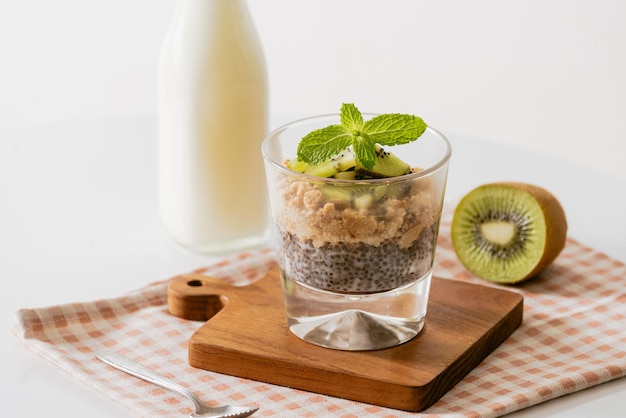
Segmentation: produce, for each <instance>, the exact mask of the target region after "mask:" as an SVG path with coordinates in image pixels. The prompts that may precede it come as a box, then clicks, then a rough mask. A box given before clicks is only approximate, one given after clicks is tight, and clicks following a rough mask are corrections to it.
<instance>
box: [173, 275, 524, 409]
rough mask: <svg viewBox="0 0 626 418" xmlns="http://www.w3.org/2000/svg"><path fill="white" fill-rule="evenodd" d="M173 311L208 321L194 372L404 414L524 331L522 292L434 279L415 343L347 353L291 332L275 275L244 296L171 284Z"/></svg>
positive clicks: (201, 282) (195, 280)
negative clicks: (309, 340)
mask: <svg viewBox="0 0 626 418" xmlns="http://www.w3.org/2000/svg"><path fill="white" fill-rule="evenodd" d="M168 305H169V309H170V312H171V313H172V314H174V315H176V316H178V317H181V318H186V319H193V320H198V321H206V322H205V323H204V324H203V325H200V326H199V329H198V331H196V332H195V333H194V334H193V336H192V337H191V339H190V342H189V364H190V365H192V366H194V367H198V368H201V369H205V370H210V371H214V372H218V373H224V374H229V375H233V376H239V377H244V378H248V379H253V380H258V381H263V382H267V383H272V384H277V385H281V386H288V387H292V388H297V389H302V390H306V391H311V392H316V393H321V394H325V395H331V396H336V397H340V398H345V399H351V400H355V401H360V402H365V403H369V404H375V405H380V406H385V407H390V408H394V409H401V410H406V411H422V410H424V409H426V408H428V407H429V406H430V405H432V404H433V403H435V402H436V401H437V400H438V399H439V398H440V397H442V396H443V395H444V394H445V393H446V392H447V391H448V390H450V389H451V388H452V387H453V386H454V385H455V384H456V383H458V382H459V381H460V380H461V379H462V378H463V377H464V376H465V375H467V374H468V373H469V372H470V371H471V370H472V369H473V368H474V367H475V366H476V365H477V364H478V363H480V362H481V361H482V360H483V359H484V358H485V357H486V356H487V355H489V353H491V352H492V351H493V350H494V349H495V348H496V347H498V346H499V345H500V344H501V343H502V342H503V341H504V340H505V339H506V338H507V337H508V336H509V335H511V334H512V333H513V332H514V331H515V329H517V327H518V326H519V325H520V324H521V322H522V314H523V298H522V296H521V295H519V294H517V293H514V292H510V291H507V290H502V289H497V288H493V287H487V286H478V285H473V284H468V283H463V282H458V281H454V280H448V279H441V278H433V281H432V285H431V293H430V299H429V305H428V314H427V315H426V325H425V327H424V329H423V330H422V332H421V333H420V334H419V335H418V336H417V337H416V338H414V339H413V340H411V341H409V342H407V343H405V344H403V345H400V346H397V347H394V348H389V349H384V350H377V351H358V352H348V351H339V350H332V349H327V348H322V347H318V346H316V345H313V344H309V343H307V342H305V341H302V340H300V339H299V338H297V337H296V336H294V335H293V334H291V333H290V332H289V330H288V328H287V324H286V319H285V315H284V305H283V300H282V293H281V288H280V276H279V272H278V269H274V270H272V271H271V272H270V273H269V274H268V275H267V276H266V277H264V278H263V279H261V280H259V281H257V282H255V283H253V284H251V285H248V286H245V287H236V286H232V285H228V284H225V283H223V282H220V281H219V280H216V279H211V278H207V277H206V276H202V275H193V274H192V275H184V276H179V277H176V278H174V279H172V281H171V282H170V284H169V288H168Z"/></svg>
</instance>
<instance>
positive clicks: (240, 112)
mask: <svg viewBox="0 0 626 418" xmlns="http://www.w3.org/2000/svg"><path fill="white" fill-rule="evenodd" d="M158 96H159V100H158V106H159V107H158V112H159V160H158V165H159V178H158V182H159V211H160V217H161V221H162V223H163V226H164V228H165V230H166V231H167V233H168V234H169V235H170V236H171V238H172V239H173V240H174V241H176V242H177V243H179V244H180V245H182V246H183V247H186V248H188V249H190V250H192V251H195V252H200V253H213V252H220V251H231V250H237V249H241V248H245V247H251V246H255V245H257V244H261V243H264V242H265V241H266V239H267V238H268V236H269V230H268V213H267V204H266V188H265V179H264V171H263V158H262V156H261V151H260V149H261V142H262V140H263V138H264V136H265V134H266V132H267V120H268V92H267V75H266V69H265V62H264V57H263V52H262V49H261V45H260V42H259V40H258V37H257V33H256V31H255V28H254V25H253V22H252V20H251V17H250V15H249V12H248V8H247V4H246V1H245V0H178V4H177V7H176V11H175V13H174V17H173V21H172V23H171V26H170V28H169V30H168V32H167V35H166V37H165V40H164V43H163V46H162V50H161V54H160V57H159V71H158Z"/></svg>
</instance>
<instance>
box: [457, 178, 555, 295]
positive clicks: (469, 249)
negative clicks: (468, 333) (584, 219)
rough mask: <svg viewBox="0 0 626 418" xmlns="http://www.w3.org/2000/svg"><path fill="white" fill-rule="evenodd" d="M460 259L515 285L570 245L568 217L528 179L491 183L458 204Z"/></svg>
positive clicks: (480, 273)
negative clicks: (566, 245)
mask: <svg viewBox="0 0 626 418" xmlns="http://www.w3.org/2000/svg"><path fill="white" fill-rule="evenodd" d="M451 233H452V244H453V247H454V251H455V252H456V254H457V256H458V258H459V260H460V261H461V263H463V265H464V266H465V267H466V268H467V269H468V270H469V271H470V272H472V273H473V274H474V275H476V276H478V277H480V278H482V279H485V280H488V281H491V282H496V283H504V284H513V283H519V282H522V281H524V280H527V279H530V278H532V277H534V276H536V275H538V274H539V273H540V272H541V271H543V270H545V269H546V268H547V267H548V266H549V265H550V264H551V263H552V262H553V261H554V259H555V258H556V257H557V256H558V255H559V253H560V252H561V250H563V248H564V247H565V241H566V237H567V219H566V217H565V212H564V211H563V208H562V206H561V204H560V203H559V201H558V200H557V199H556V197H555V196H554V195H553V194H552V193H550V192H549V191H547V190H545V189H544V188H541V187H538V186H535V185H531V184H526V183H490V184H484V185H482V186H479V187H477V188H475V189H474V190H472V191H471V192H469V193H468V194H467V195H466V196H465V197H464V198H463V199H462V200H461V201H460V202H459V204H458V205H457V207H456V209H455V211H454V215H453V219H452V226H451Z"/></svg>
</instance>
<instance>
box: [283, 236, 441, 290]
mask: <svg viewBox="0 0 626 418" xmlns="http://www.w3.org/2000/svg"><path fill="white" fill-rule="evenodd" d="M436 227H437V225H432V226H431V227H429V228H426V229H425V230H424V231H422V233H421V234H420V236H419V237H418V239H417V240H415V241H414V242H413V244H411V245H410V246H409V247H407V248H400V247H398V245H397V244H396V243H395V242H393V241H387V242H385V243H383V244H381V245H379V246H374V245H368V244H365V243H345V244H324V245H322V246H321V247H318V248H316V247H315V246H314V245H313V243H312V241H311V240H306V241H300V240H299V239H298V238H297V237H296V236H295V235H293V234H291V233H284V232H281V231H278V232H279V233H278V234H277V238H278V239H277V241H278V243H277V244H278V245H277V248H278V257H279V263H280V268H281V269H282V271H283V274H285V275H286V276H287V277H289V278H290V279H292V280H295V281H298V282H301V283H304V284H307V285H309V286H312V287H315V288H318V289H323V290H328V291H332V292H338V293H377V292H384V291H388V290H391V289H395V288H398V287H401V286H404V285H408V284H410V283H412V282H414V281H416V280H418V279H419V278H421V277H422V276H424V275H425V274H426V273H428V271H429V270H430V269H431V268H432V263H433V257H434V251H435V242H436V240H437V228H436Z"/></svg>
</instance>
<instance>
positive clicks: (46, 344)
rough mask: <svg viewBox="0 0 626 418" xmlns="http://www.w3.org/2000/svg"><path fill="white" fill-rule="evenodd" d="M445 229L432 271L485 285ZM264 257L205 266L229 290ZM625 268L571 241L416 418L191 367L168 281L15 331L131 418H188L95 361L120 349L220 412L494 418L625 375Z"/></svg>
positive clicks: (179, 405) (178, 406)
mask: <svg viewBox="0 0 626 418" xmlns="http://www.w3.org/2000/svg"><path fill="white" fill-rule="evenodd" d="M450 220H451V211H450V210H449V208H448V210H446V211H445V214H444V219H443V220H442V225H441V230H440V236H439V243H438V248H437V254H436V262H435V267H434V271H435V272H436V274H437V275H438V276H440V277H447V278H451V279H456V280H461V281H467V282H474V283H478V284H483V285H488V286H497V285H493V284H488V283H486V282H485V281H482V280H480V279H477V278H475V277H473V276H472V275H471V274H470V273H468V272H467V271H466V270H465V269H464V268H463V267H462V266H461V265H460V263H459V261H458V259H457V258H456V256H455V254H454V251H453V249H452V244H451V239H450ZM274 263H275V259H274V253H273V252H272V251H271V250H260V251H255V252H248V253H243V254H239V255H236V256H232V257H230V258H227V259H224V260H223V261H221V262H218V263H216V264H213V265H211V266H208V267H206V268H205V269H202V270H201V271H200V272H201V273H206V274H207V275H211V276H213V277H220V278H223V279H224V280H227V281H229V282H232V283H236V284H240V285H243V284H246V283H250V282H252V281H254V280H256V279H258V278H261V277H263V275H264V274H265V273H267V272H268V271H269V270H270V269H271V268H272V267H273V266H274ZM625 285H626V266H625V265H624V264H623V263H621V262H619V261H616V260H614V259H611V258H609V257H608V256H606V255H604V254H602V253H600V252H598V251H595V250H594V249H592V248H589V247H586V246H584V245H582V244H581V243H579V242H577V241H576V240H574V239H571V238H569V239H568V241H567V245H566V247H565V249H564V250H563V252H562V253H561V254H560V256H559V257H558V258H557V260H556V261H555V263H554V264H553V265H552V266H551V267H550V268H549V269H548V270H547V271H545V272H544V274H542V275H541V276H540V277H538V278H536V279H534V280H532V281H529V282H527V283H525V284H521V285H518V286H516V287H514V288H511V287H509V288H507V289H509V290H513V291H519V292H521V293H522V294H523V295H524V298H525V300H524V321H523V324H522V325H521V326H520V328H518V329H517V330H516V331H515V332H514V333H513V335H512V336H511V337H509V338H508V339H507V340H506V341H505V342H504V343H503V344H502V345H500V346H499V347H498V348H497V349H496V350H495V351H494V352H493V353H492V354H491V355H489V356H488V357H487V358H486V359H485V360H484V361H483V362H482V363H481V364H479V365H478V366H477V367H476V368H475V369H474V370H473V371H472V372H470V373H469V374H468V375H467V376H466V377H465V378H464V379H463V380H462V381H461V382H459V383H458V384H457V385H456V386H455V387H454V388H452V389H451V390H450V391H449V392H448V393H447V394H445V395H444V396H443V397H442V398H441V399H440V400H439V401H438V402H437V403H436V404H435V405H433V406H431V407H430V408H429V409H427V410H426V411H424V412H423V413H408V412H403V411H397V410H393V409H388V408H383V407H379V406H373V405H368V404H364V403H359V402H354V401H349V400H345V399H338V398H334V397H330V396H324V395H319V394H315V393H308V392H304V391H301V390H295V389H290V388H286V387H281V386H276V385H271V384H266V383H262V382H256V381H251V380H247V379H242V378H238V377H233V376H227V375H221V374H218V373H214V372H209V371H205V370H200V369H196V368H193V367H191V366H189V364H188V362H187V348H188V340H189V338H190V337H191V335H192V334H193V332H195V331H196V330H197V329H198V328H199V327H200V326H199V325H198V324H199V323H198V322H194V321H186V320H182V319H179V318H176V317H174V316H172V315H170V314H169V313H168V312H167V294H166V293H167V281H162V282H157V283H153V284H150V285H148V286H146V287H144V288H142V289H139V290H137V291H134V292H132V293H129V294H125V295H123V296H121V297H119V298H115V299H109V300H98V301H94V302H88V303H73V304H68V305H63V306H52V307H48V308H41V309H23V310H20V311H18V312H17V318H18V325H17V327H16V334H17V335H18V336H19V337H20V338H21V339H22V340H23V342H24V343H25V344H26V345H27V346H28V347H30V348H31V349H33V350H34V351H36V352H37V353H38V354H40V355H41V356H42V357H44V358H45V359H47V360H48V361H50V362H51V363H53V364H55V365H57V366H58V367H59V368H60V369H62V370H64V371H65V372H67V373H68V374H69V375H71V376H72V377H74V378H76V379H79V380H80V381H81V382H83V383H84V384H86V385H88V386H91V387H93V388H95V389H97V390H99V391H101V392H103V393H105V394H106V395H108V396H109V397H110V398H111V399H112V400H114V401H115V402H117V403H119V404H122V405H124V406H126V407H127V408H128V409H129V410H130V411H132V412H134V413H136V414H137V415H138V416H145V417H155V416H164V417H165V416H166V417H175V416H181V417H183V416H187V415H189V414H190V413H191V412H192V409H191V406H190V403H189V402H188V401H187V400H186V399H184V398H180V397H179V396H178V395H176V394H175V393H173V392H169V391H166V390H164V389H161V388H158V387H156V386H154V385H152V384H150V383H147V382H144V381H142V380H139V379H137V378H135V377H132V376H129V375H127V374H125V373H122V372H119V371H117V370H114V369H112V368H110V367H109V366H107V365H106V364H104V363H102V362H100V361H98V360H97V359H95V357H94V352H96V351H99V350H110V351H116V352H118V353H120V354H124V355H126V356H128V357H130V358H132V359H134V360H137V361H139V362H141V363H143V364H144V365H146V366H148V367H150V368H152V369H154V370H155V371H157V372H159V373H162V374H164V375H166V376H168V377H171V378H173V379H175V380H176V381H178V382H180V383H182V384H183V385H185V386H188V387H189V388H192V389H193V390H194V391H196V393H198V394H199V395H200V397H201V398H203V399H205V400H206V401H209V402H210V403H213V404H215V405H218V404H225V403H236V404H238V405H250V406H253V405H254V406H260V407H261V410H260V411H259V412H258V413H257V414H258V415H259V416H268V415H277V416H301V417H318V416H326V415H329V414H330V415H333V416H337V417H361V416H371V417H386V418H391V417H403V416H422V415H424V416H426V415H428V416H429V417H496V416H501V415H505V414H507V413H510V412H513V411H516V410H520V409H523V408H527V407H529V406H532V405H535V404H538V403H540V402H544V401H547V400H549V399H552V398H556V397H559V396H562V395H565V394H568V393H572V392H575V391H579V390H582V389H585V388H588V387H591V386H594V385H598V384H601V383H603V382H607V381H609V380H612V379H617V378H620V377H623V376H624V375H626V293H625V292H624V288H625Z"/></svg>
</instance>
